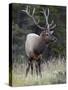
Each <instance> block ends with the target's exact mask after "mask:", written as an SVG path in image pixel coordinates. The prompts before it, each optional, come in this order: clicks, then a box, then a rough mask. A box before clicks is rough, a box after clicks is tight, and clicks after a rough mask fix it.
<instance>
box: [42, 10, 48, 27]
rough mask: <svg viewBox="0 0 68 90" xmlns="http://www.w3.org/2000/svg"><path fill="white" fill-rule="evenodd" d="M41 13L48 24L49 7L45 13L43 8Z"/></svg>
mask: <svg viewBox="0 0 68 90" xmlns="http://www.w3.org/2000/svg"><path fill="white" fill-rule="evenodd" d="M43 13H44V16H45V19H46V25H47V26H48V25H49V23H48V17H49V8H48V10H47V14H46V10H44V9H43Z"/></svg>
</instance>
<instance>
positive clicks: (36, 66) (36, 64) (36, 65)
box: [35, 61, 38, 76]
mask: <svg viewBox="0 0 68 90" xmlns="http://www.w3.org/2000/svg"><path fill="white" fill-rule="evenodd" d="M35 68H36V74H37V76H38V62H37V61H36V63H35Z"/></svg>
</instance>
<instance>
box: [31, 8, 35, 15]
mask: <svg viewBox="0 0 68 90" xmlns="http://www.w3.org/2000/svg"><path fill="white" fill-rule="evenodd" d="M34 13H35V8H34V9H33V12H32V16H33V15H34Z"/></svg>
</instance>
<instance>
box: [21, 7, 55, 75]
mask: <svg viewBox="0 0 68 90" xmlns="http://www.w3.org/2000/svg"><path fill="white" fill-rule="evenodd" d="M22 11H23V12H25V13H26V14H27V15H28V16H29V17H31V18H32V20H33V21H34V23H35V25H36V26H37V27H38V28H40V29H41V33H40V35H37V34H35V33H30V34H28V35H27V37H26V42H25V51H26V55H27V56H28V66H27V68H26V76H27V75H28V72H29V70H30V68H31V74H33V62H34V61H35V62H36V63H35V68H36V74H37V75H38V74H40V76H42V74H41V60H42V54H43V51H44V49H45V46H46V45H47V44H48V43H49V42H51V41H56V37H55V36H54V35H53V32H54V31H53V30H52V29H54V28H55V27H56V24H54V21H53V20H52V22H51V24H49V23H48V17H49V9H47V12H46V10H45V9H42V13H43V15H44V17H45V20H46V25H45V26H46V27H42V26H40V25H39V24H38V22H37V21H36V20H35V17H34V15H35V11H36V9H35V8H33V11H32V14H30V10H29V6H27V8H26V10H22Z"/></svg>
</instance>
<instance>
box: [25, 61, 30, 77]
mask: <svg viewBox="0 0 68 90" xmlns="http://www.w3.org/2000/svg"><path fill="white" fill-rule="evenodd" d="M29 69H30V60H29V61H28V65H27V68H26V77H27V75H28V72H29Z"/></svg>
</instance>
